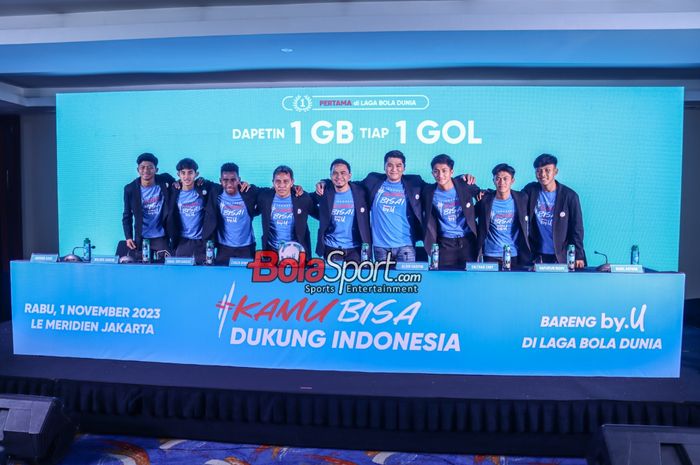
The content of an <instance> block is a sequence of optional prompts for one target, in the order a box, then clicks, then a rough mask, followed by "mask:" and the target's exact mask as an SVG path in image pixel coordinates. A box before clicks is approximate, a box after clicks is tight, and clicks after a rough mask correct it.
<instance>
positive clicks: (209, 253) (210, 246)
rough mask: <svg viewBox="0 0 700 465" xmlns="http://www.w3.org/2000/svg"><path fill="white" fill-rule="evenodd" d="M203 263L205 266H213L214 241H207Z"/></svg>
mask: <svg viewBox="0 0 700 465" xmlns="http://www.w3.org/2000/svg"><path fill="white" fill-rule="evenodd" d="M204 263H205V264H207V265H213V264H214V241H207V248H206V255H205V257H204Z"/></svg>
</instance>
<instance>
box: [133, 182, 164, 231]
mask: <svg viewBox="0 0 700 465" xmlns="http://www.w3.org/2000/svg"><path fill="white" fill-rule="evenodd" d="M162 209H163V191H161V189H160V186H159V185H158V184H154V185H153V186H149V187H143V186H141V212H142V214H143V218H142V223H141V224H142V229H141V233H142V234H141V235H142V236H143V237H145V238H146V239H152V238H154V237H163V236H165V229H164V228H163V223H162V221H160V220H161V218H160V211H161V210H162ZM136 221H138V219H136Z"/></svg>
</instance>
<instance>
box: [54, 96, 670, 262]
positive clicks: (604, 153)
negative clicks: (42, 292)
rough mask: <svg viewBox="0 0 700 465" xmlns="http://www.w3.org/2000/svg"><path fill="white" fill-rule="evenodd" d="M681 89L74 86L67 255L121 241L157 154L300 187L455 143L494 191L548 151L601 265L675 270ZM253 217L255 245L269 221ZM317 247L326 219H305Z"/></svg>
mask: <svg viewBox="0 0 700 465" xmlns="http://www.w3.org/2000/svg"><path fill="white" fill-rule="evenodd" d="M682 119H683V89H682V88H669V87H663V88H661V87H510V86H508V87H496V86H489V87H473V86H470V87H454V86H423V87H307V88H258V89H217V90H177V91H138V92H111V93H72V94H59V95H58V96H57V131H58V207H59V209H58V213H59V239H60V253H62V254H65V253H68V252H69V251H70V250H71V249H72V248H73V247H74V246H77V245H81V244H82V242H83V239H84V238H85V237H89V238H90V239H91V240H92V242H93V244H94V245H95V246H96V250H95V253H98V254H114V251H115V250H116V247H117V242H118V241H119V240H121V239H123V238H124V237H123V232H122V225H121V214H122V210H123V187H124V185H125V184H127V183H128V182H130V181H131V180H133V179H134V178H135V177H136V175H137V173H136V157H137V156H138V155H139V154H140V153H142V152H152V153H154V154H155V155H156V156H157V157H158V158H159V160H160V163H159V168H160V172H161V173H163V172H168V173H170V174H172V175H173V176H175V177H177V173H176V172H175V165H176V163H177V161H178V160H179V159H181V158H184V157H190V158H193V159H195V160H196V161H197V162H198V163H199V166H200V174H201V176H203V177H205V178H207V179H210V180H213V181H217V182H218V179H219V168H220V166H221V165H222V164H223V163H225V162H231V161H232V162H235V163H237V164H238V165H239V166H240V169H241V173H240V174H241V177H242V178H243V179H244V180H245V181H248V182H250V183H253V184H256V185H259V186H271V180H272V171H273V170H274V168H275V167H276V166H278V165H281V164H285V165H289V166H291V167H292V168H293V169H294V173H295V180H296V183H297V184H300V185H301V186H302V187H303V188H304V189H305V190H307V191H311V190H313V189H314V185H315V183H316V182H317V181H318V180H319V179H321V178H326V177H328V174H329V166H328V165H329V163H330V162H331V161H332V160H333V159H335V158H344V159H346V160H347V161H349V162H350V164H351V166H352V175H353V179H355V180H361V179H362V178H363V177H364V176H365V174H366V173H368V172H370V171H380V172H381V171H383V155H384V154H385V153H386V152H387V151H389V150H394V149H398V150H401V151H402V152H403V153H404V154H405V156H406V159H407V163H406V173H411V174H420V175H421V176H422V177H423V179H424V180H425V181H426V182H433V179H432V175H431V169H430V160H431V159H432V158H433V157H434V156H435V155H437V154H441V153H446V154H448V155H450V156H452V158H454V160H455V162H456V165H455V172H456V173H471V174H473V175H475V176H476V178H477V183H478V185H479V186H480V187H482V188H493V181H492V175H491V169H492V168H493V167H494V166H495V165H496V164H498V163H502V162H505V163H509V164H510V165H512V166H513V167H515V169H516V176H515V180H516V182H515V185H514V188H515V189H520V188H522V187H524V186H525V185H526V184H527V183H529V182H532V181H534V180H535V175H534V169H533V166H532V162H533V160H534V159H535V157H536V156H538V155H539V154H541V153H550V154H553V155H555V156H557V157H558V159H559V175H558V177H557V180H558V181H560V182H562V183H564V184H566V185H567V186H569V187H571V188H573V189H574V190H575V191H576V192H577V193H578V194H579V196H580V199H581V205H582V208H583V217H584V224H585V239H584V243H585V248H586V252H587V255H588V259H589V262H590V263H591V264H593V265H596V264H599V263H601V262H602V261H603V259H602V258H600V257H598V256H596V255H594V254H593V251H594V250H597V251H601V252H604V253H607V254H608V255H609V256H610V261H611V262H614V263H626V262H629V253H630V247H631V246H632V245H638V246H639V248H640V254H641V262H642V264H644V265H645V266H648V267H650V268H654V269H658V270H676V269H677V265H678V239H679V218H680V192H681V186H680V183H681V150H682V127H683V120H682ZM259 221H260V220H259V219H257V218H256V219H255V221H254V225H255V236H256V238H257V240H258V246H260V243H259V242H260V235H261V228H260V225H259ZM310 223H311V224H310V227H311V231H312V232H311V236H312V240H313V242H315V231H316V229H317V223H316V221H315V220H310Z"/></svg>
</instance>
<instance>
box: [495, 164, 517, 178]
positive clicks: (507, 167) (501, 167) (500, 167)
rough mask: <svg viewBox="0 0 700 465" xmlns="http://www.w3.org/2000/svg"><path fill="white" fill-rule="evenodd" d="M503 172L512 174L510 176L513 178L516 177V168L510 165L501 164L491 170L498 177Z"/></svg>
mask: <svg viewBox="0 0 700 465" xmlns="http://www.w3.org/2000/svg"><path fill="white" fill-rule="evenodd" d="M501 171H505V172H506V173H508V174H510V176H511V177H513V178H514V177H515V168H513V167H512V166H510V165H509V164H508V163H499V164H498V165H496V166H494V167H493V169H492V170H491V174H493V175H494V176H496V175H497V174H498V173H499V172H501Z"/></svg>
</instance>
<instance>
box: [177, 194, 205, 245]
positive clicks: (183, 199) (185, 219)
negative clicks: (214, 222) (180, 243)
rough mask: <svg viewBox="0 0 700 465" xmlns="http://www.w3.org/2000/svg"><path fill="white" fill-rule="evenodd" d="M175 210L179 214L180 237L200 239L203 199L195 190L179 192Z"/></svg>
mask: <svg viewBox="0 0 700 465" xmlns="http://www.w3.org/2000/svg"><path fill="white" fill-rule="evenodd" d="M177 209H178V210H179V212H180V220H181V222H182V233H181V234H180V236H182V237H184V238H186V239H201V238H202V223H203V219H204V199H203V198H202V197H200V196H199V193H197V191H196V190H195V189H191V190H189V191H181V192H180V196H179V198H178V200H177Z"/></svg>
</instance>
